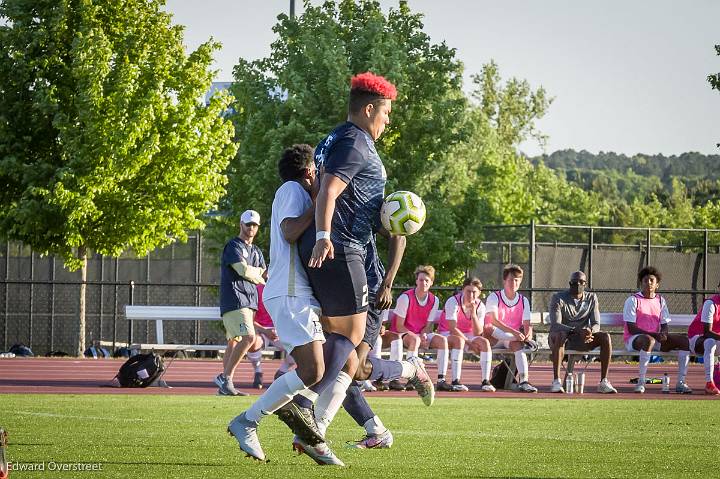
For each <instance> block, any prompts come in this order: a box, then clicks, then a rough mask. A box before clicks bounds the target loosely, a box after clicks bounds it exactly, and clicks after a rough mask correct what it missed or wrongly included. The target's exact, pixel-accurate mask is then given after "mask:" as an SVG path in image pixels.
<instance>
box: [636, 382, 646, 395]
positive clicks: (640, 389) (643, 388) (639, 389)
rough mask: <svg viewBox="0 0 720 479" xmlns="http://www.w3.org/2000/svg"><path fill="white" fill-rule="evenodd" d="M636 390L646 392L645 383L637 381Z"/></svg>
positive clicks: (640, 392)
mask: <svg viewBox="0 0 720 479" xmlns="http://www.w3.org/2000/svg"><path fill="white" fill-rule="evenodd" d="M635 392H636V393H638V394H645V385H644V384H642V383H637V385H636V386H635Z"/></svg>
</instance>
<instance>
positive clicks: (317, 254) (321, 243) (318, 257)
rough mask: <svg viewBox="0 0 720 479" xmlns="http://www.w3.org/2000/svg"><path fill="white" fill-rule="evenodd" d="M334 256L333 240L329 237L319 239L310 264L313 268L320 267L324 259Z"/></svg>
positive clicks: (314, 247)
mask: <svg viewBox="0 0 720 479" xmlns="http://www.w3.org/2000/svg"><path fill="white" fill-rule="evenodd" d="M333 258H335V249H334V248H333V244H332V241H330V240H329V239H321V240H317V241H316V242H315V246H313V250H312V256H310V261H309V262H308V266H309V267H311V268H319V267H321V266H322V264H323V261H325V260H326V259H333Z"/></svg>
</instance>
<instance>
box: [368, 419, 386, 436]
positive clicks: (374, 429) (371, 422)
mask: <svg viewBox="0 0 720 479" xmlns="http://www.w3.org/2000/svg"><path fill="white" fill-rule="evenodd" d="M363 427H364V428H365V432H367V433H368V434H382V433H384V432H385V431H387V428H386V427H385V425H384V424H383V423H382V421H381V420H380V418H379V417H377V416H373V417H372V418H370V419H368V420H367V421H366V422H365V424H363Z"/></svg>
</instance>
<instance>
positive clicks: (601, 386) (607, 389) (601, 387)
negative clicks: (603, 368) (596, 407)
mask: <svg viewBox="0 0 720 479" xmlns="http://www.w3.org/2000/svg"><path fill="white" fill-rule="evenodd" d="M597 392H599V393H600V394H617V389H615V388H614V387H613V385H612V384H610V381H608V380H607V378H603V380H602V381H600V382H599V383H598V387H597Z"/></svg>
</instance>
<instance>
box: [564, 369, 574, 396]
mask: <svg viewBox="0 0 720 479" xmlns="http://www.w3.org/2000/svg"><path fill="white" fill-rule="evenodd" d="M565 392H566V393H567V394H572V393H573V375H572V373H568V375H567V376H565Z"/></svg>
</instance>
